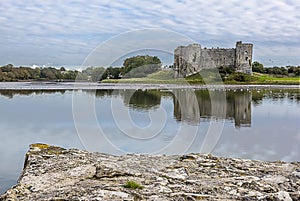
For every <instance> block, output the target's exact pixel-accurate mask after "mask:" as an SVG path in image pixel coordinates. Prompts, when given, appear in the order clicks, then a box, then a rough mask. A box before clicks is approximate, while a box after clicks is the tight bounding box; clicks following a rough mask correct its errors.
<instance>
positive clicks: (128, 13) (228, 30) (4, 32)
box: [0, 0, 300, 65]
mask: <svg viewBox="0 0 300 201" xmlns="http://www.w3.org/2000/svg"><path fill="white" fill-rule="evenodd" d="M299 10H300V3H299V2H298V1H287V0H286V1H284V0H274V1H268V0H261V1H246V2H245V1H244V2H241V1H238V0H229V1H217V0H212V1H202V0H198V1H192V0H186V1H181V2H178V1H175V0H166V1H157V0H153V1H141V0H131V1H101V2H99V1H96V0H90V1H88V2H86V1H83V0H76V1H70V0H66V1H58V0H57V1H42V2H41V1H39V0H31V1H29V0H23V1H17V2H16V1H10V0H1V2H0V23H1V26H0V35H1V38H0V45H1V46H4V47H7V48H6V49H5V51H4V50H2V51H0V54H1V58H0V63H1V64H5V62H6V61H7V60H10V59H8V58H9V57H8V53H9V54H11V59H12V60H14V61H13V62H14V63H20V62H21V61H20V60H18V58H19V55H23V54H25V55H26V56H28V58H27V59H34V57H30V55H28V52H24V51H25V50H24V49H27V51H31V49H34V47H36V46H39V47H40V49H41V51H42V50H43V51H50V52H51V55H49V58H48V57H47V56H46V55H45V56H43V57H42V58H39V60H40V61H41V62H42V61H45V62H48V61H49V60H51V58H50V57H53V58H55V59H59V58H58V57H59V56H58V55H62V56H63V57H65V58H66V59H64V58H60V59H59V61H52V62H58V63H72V62H70V60H67V59H70V58H72V56H71V55H74V54H75V55H77V57H76V58H74V60H76V62H75V63H78V62H79V60H80V59H81V58H84V57H85V56H86V55H87V54H88V53H89V52H88V51H90V50H91V49H93V48H94V47H95V46H96V45H97V44H99V43H101V42H103V41H104V40H106V39H107V38H109V37H112V36H114V35H116V34H119V33H122V32H124V31H130V30H134V29H142V28H153V27H156V28H166V29H171V30H173V31H178V32H180V33H182V34H185V35H187V36H188V37H191V38H192V39H194V40H195V41H197V42H200V43H201V44H203V45H204V46H208V45H213V46H220V47H221V46H225V47H233V46H234V43H235V41H236V40H247V41H248V42H254V41H255V42H256V43H255V44H254V45H255V46H254V48H258V49H267V48H268V46H267V45H266V44H270V43H271V44H272V46H277V48H283V50H287V49H292V50H293V52H294V53H293V54H294V55H291V57H295V56H299V54H300V53H299V48H300V47H299V45H300V43H299V33H300V24H299V21H300V15H299V14H298V12H297V11H299ZM20 45H21V46H24V48H23V50H21V49H20V50H18V48H17V47H19V46H20ZM9 49H12V50H14V51H13V52H12V51H9ZM62 50H63V51H64V52H63V53H62V52H61V51H62ZM83 50H84V51H83ZM7 51H8V53H7ZM79 52H80V53H79ZM295 52H296V53H295ZM257 53H259V54H260V55H259V57H263V56H264V55H261V54H264V52H259V51H258V52H257ZM297 53H298V55H297ZM55 54H56V55H55ZM295 54H296V55H295ZM79 55H81V56H79ZM78 56H79V57H78ZM286 56H289V55H286ZM13 57H14V58H13ZM79 58H80V59H79ZM295 62H298V63H295V65H296V64H299V63H300V61H299V59H298V60H297V58H295ZM21 63H22V62H21ZM79 63H80V62H79Z"/></svg>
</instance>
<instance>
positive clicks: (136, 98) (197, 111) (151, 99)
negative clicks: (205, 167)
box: [86, 89, 264, 127]
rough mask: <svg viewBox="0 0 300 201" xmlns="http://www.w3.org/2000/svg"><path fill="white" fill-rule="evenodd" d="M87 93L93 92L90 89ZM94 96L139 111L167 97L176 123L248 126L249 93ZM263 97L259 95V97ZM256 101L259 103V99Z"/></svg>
mask: <svg viewBox="0 0 300 201" xmlns="http://www.w3.org/2000/svg"><path fill="white" fill-rule="evenodd" d="M86 92H87V93H95V92H94V91H89V90H87V91H86ZM95 94H96V97H98V98H100V97H112V96H119V97H122V99H123V102H124V104H125V105H126V106H128V107H131V108H135V109H139V110H149V109H153V108H157V107H159V105H160V104H161V98H162V97H169V98H172V99H173V105H174V108H173V115H174V118H175V119H176V120H177V121H184V122H187V123H192V124H199V123H200V122H201V121H207V120H209V119H210V118H211V117H215V118H222V119H228V120H232V121H234V123H235V126H236V127H241V126H242V127H249V126H251V101H252V91H246V90H242V91H241V90H238V91H233V90H229V91H209V90H195V91H194V90H187V89H184V90H183V89H176V90H172V91H163V90H162V91H161V90H96V93H95ZM223 96H224V97H223ZM212 97H214V98H213V99H212ZM263 97H264V96H263V94H262V96H261V98H263ZM255 98H256V100H255V101H256V102H257V103H258V102H259V101H258V100H257V99H258V96H255Z"/></svg>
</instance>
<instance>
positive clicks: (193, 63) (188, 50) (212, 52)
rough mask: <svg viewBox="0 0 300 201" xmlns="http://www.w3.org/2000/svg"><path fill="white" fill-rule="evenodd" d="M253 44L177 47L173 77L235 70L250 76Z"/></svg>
mask: <svg viewBox="0 0 300 201" xmlns="http://www.w3.org/2000/svg"><path fill="white" fill-rule="evenodd" d="M252 52H253V44H250V43H242V41H238V42H237V43H236V47H235V48H211V49H208V48H201V45H200V44H191V45H188V46H179V47H177V48H176V49H175V51H174V70H175V77H186V76H189V75H192V74H195V73H198V72H199V71H201V70H202V69H212V68H218V67H230V68H235V70H236V71H237V72H243V73H247V74H252V67H251V63H252Z"/></svg>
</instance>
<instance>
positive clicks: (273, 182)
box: [0, 144, 300, 201]
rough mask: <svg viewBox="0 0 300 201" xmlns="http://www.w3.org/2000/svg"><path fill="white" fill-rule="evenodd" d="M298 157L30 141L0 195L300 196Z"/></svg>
mask: <svg viewBox="0 0 300 201" xmlns="http://www.w3.org/2000/svg"><path fill="white" fill-rule="evenodd" d="M299 178H300V162H290V163H288V162H281V161H277V162H265V161H255V160H247V159H236V158H221V157H215V156H212V155H210V154H186V155H170V156H169V155H167V156H166V155H144V154H127V155H122V156H114V155H109V154H102V153H92V152H88V151H83V150H78V149H64V148H61V147H57V146H51V145H48V144H32V145H30V149H29V151H28V152H27V154H26V158H25V162H24V169H23V172H22V174H21V176H20V178H19V181H18V183H17V185H15V186H13V187H12V188H10V189H9V190H8V191H6V193H4V194H2V195H0V200H58V199H61V200H74V199H75V200H78V199H80V200H153V201H154V200H157V201H158V200H180V199H184V200H186V199H187V200H197V199H201V200H224V199H225V200H292V199H293V200H298V199H300V188H299V186H300V179H299Z"/></svg>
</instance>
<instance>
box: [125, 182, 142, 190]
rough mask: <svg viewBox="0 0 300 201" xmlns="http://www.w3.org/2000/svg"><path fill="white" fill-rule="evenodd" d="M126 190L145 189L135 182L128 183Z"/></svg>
mask: <svg viewBox="0 0 300 201" xmlns="http://www.w3.org/2000/svg"><path fill="white" fill-rule="evenodd" d="M124 188H130V189H143V188H144V187H143V186H142V185H140V184H138V183H136V182H135V181H127V182H126V184H124Z"/></svg>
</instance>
